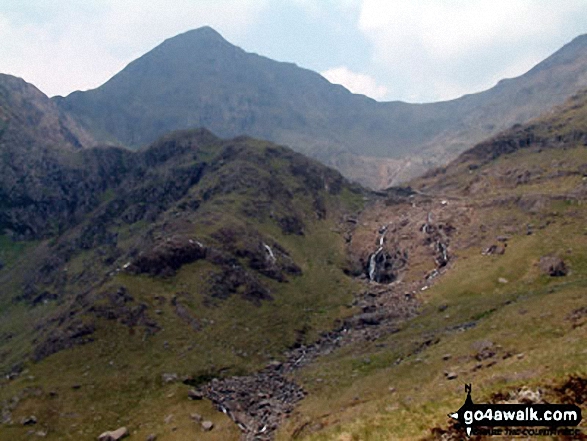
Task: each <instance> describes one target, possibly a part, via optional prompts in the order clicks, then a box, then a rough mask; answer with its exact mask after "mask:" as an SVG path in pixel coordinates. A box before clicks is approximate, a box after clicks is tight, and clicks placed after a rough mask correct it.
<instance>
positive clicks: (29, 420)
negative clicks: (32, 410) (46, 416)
mask: <svg viewBox="0 0 587 441" xmlns="http://www.w3.org/2000/svg"><path fill="white" fill-rule="evenodd" d="M21 423H22V425H23V426H33V425H35V424H37V417H36V416H34V415H31V416H28V417H24V418H23V419H22V420H21Z"/></svg>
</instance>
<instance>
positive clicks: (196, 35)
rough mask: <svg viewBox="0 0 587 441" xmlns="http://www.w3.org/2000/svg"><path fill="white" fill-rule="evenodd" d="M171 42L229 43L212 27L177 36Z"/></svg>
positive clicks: (204, 27) (203, 27)
mask: <svg viewBox="0 0 587 441" xmlns="http://www.w3.org/2000/svg"><path fill="white" fill-rule="evenodd" d="M169 40H190V41H194V40H198V41H203V42H222V43H228V41H227V40H226V39H225V38H224V37H223V36H222V35H220V33H219V32H218V31H216V30H215V29H214V28H212V27H210V26H202V27H200V28H197V29H192V30H189V31H186V32H184V33H182V34H179V35H176V36H175V37H172V38H170V39H169Z"/></svg>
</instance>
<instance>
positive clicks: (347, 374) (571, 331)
mask: <svg viewBox="0 0 587 441" xmlns="http://www.w3.org/2000/svg"><path fill="white" fill-rule="evenodd" d="M555 209H556V210H557V211H558V212H559V216H553V217H552V219H550V222H548V223H547V225H546V224H545V225H546V226H545V227H544V228H542V229H539V230H538V231H536V232H535V234H533V235H530V236H526V235H525V234H517V235H514V236H513V237H512V238H511V239H510V241H509V242H508V248H507V251H506V253H505V254H504V255H502V256H482V255H481V253H480V251H481V247H480V246H474V247H471V248H468V249H461V250H459V251H458V255H457V260H456V262H455V263H454V267H453V268H452V269H451V270H450V271H449V272H448V273H447V274H446V275H445V276H443V277H442V278H440V279H439V280H438V282H437V283H436V284H435V285H434V286H433V287H432V288H431V289H430V290H428V291H425V292H424V293H422V294H421V300H422V301H423V306H422V310H421V314H420V315H419V316H418V317H417V318H415V319H413V320H410V321H409V322H407V323H405V324H404V325H403V326H402V328H401V330H400V332H398V333H396V334H393V335H391V336H388V337H386V338H383V339H380V340H378V341H376V342H371V343H368V344H363V343H362V344H360V345H356V346H350V347H346V348H344V349H342V350H340V351H337V352H336V353H334V354H331V355H329V356H327V357H324V358H323V359H321V360H320V361H319V362H318V363H316V364H314V365H312V366H309V367H307V368H306V369H304V370H303V371H302V372H300V373H299V374H298V375H297V379H298V380H299V381H300V382H301V383H302V384H303V385H304V387H305V388H306V389H307V390H309V391H310V394H309V397H308V398H307V399H306V400H304V401H303V402H302V403H301V405H300V406H299V408H298V409H297V411H296V412H295V414H294V415H293V416H292V418H291V419H290V420H289V421H288V423H287V424H286V425H285V426H284V427H283V428H282V430H281V431H280V434H279V436H278V438H277V439H278V440H288V439H292V438H293V439H300V440H312V441H317V440H320V441H322V440H337V441H344V440H369V441H371V440H373V441H379V440H381V441H383V440H389V439H417V438H422V437H426V436H428V435H429V434H430V428H432V427H435V426H439V427H444V426H446V425H447V424H448V418H447V417H446V415H447V414H448V413H450V412H452V411H454V410H456V409H458V408H459V407H460V405H461V404H462V401H463V399H464V396H465V395H464V389H463V384H464V383H472V384H473V396H474V399H475V401H476V402H484V401H486V400H488V399H489V397H490V395H491V394H492V393H494V392H498V391H508V390H511V389H512V388H515V387H522V386H528V387H532V388H536V387H540V386H542V387H544V386H545V385H548V384H554V383H557V382H559V383H560V382H562V381H563V380H564V379H565V378H566V377H567V376H568V375H570V374H573V373H574V374H579V375H583V376H584V375H587V369H586V368H585V366H586V363H585V362H586V361H587V351H586V350H585V346H584V344H583V342H584V339H585V338H586V337H587V327H585V326H579V327H573V324H572V323H571V322H570V321H569V320H568V319H567V317H568V315H569V314H570V313H571V312H572V311H573V310H575V309H577V308H579V307H583V306H587V300H586V299H585V297H584V293H585V290H586V289H587V236H586V235H584V225H585V224H584V220H585V219H586V218H587V210H585V208H584V207H582V206H577V205H575V204H566V203H561V202H554V203H553V204H552V205H551V206H549V207H546V212H549V213H552V212H553V211H554V210H555ZM484 214H487V215H488V216H481V218H482V219H483V222H484V224H485V225H486V226H487V227H488V228H489V231H488V233H487V236H488V237H491V236H492V237H495V235H497V234H500V228H501V227H503V222H500V220H503V219H504V216H507V217H512V216H514V217H515V218H517V220H518V221H524V220H527V219H529V218H531V216H530V215H528V214H527V213H524V212H521V211H518V212H515V209H512V208H511V207H510V208H508V209H503V210H495V208H494V207H491V208H488V209H487V213H484ZM492 226H494V227H492ZM471 230H473V228H471ZM460 234H468V231H467V230H465V232H464V233H460ZM549 254H553V255H560V256H561V257H563V258H564V259H565V261H566V262H567V264H568V265H569V267H570V268H571V273H570V274H569V275H568V276H567V277H563V278H551V277H548V276H546V275H543V274H542V273H541V272H540V270H539V268H538V267H537V265H536V264H537V262H538V260H539V258H540V256H543V255H549ZM499 278H505V279H507V280H508V282H507V283H500V282H499V281H498V279H499ZM441 305H447V306H448V307H447V308H446V310H444V309H442V310H441V309H439V307H440V306H441ZM470 321H475V322H476V326H475V327H473V328H470V329H468V330H464V331H457V330H455V327H456V326H458V325H461V324H463V323H466V322H470ZM484 340H490V341H491V342H492V343H493V345H494V348H497V349H496V352H497V355H496V357H495V360H496V361H497V363H496V364H494V365H491V366H488V364H489V362H490V361H491V360H492V359H488V360H484V361H482V362H479V361H478V360H477V359H475V357H474V355H475V354H476V352H477V350H476V349H475V345H476V342H481V341H484ZM425 342H431V343H430V344H428V345H426V344H425ZM477 344H479V343H477ZM446 354H450V358H449V359H448V360H444V359H443V357H444V356H445V355H446ZM506 354H508V356H507V357H506V358H505V359H504V358H503V357H504V355H506ZM518 354H523V355H520V356H519V358H518ZM479 363H481V364H482V367H481V368H479V369H477V368H476V366H477V365H478V364H479ZM445 371H454V372H456V373H457V374H458V379H457V380H453V381H449V380H446V378H445V376H444V372H445ZM390 388H393V389H392V391H390Z"/></svg>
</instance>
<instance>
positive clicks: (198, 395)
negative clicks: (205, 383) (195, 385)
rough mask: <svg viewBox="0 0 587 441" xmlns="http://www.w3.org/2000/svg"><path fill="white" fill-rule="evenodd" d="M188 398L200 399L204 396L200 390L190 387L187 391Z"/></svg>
mask: <svg viewBox="0 0 587 441" xmlns="http://www.w3.org/2000/svg"><path fill="white" fill-rule="evenodd" d="M188 398H189V399H190V400H201V399H202V398H204V395H203V394H202V392H198V391H197V390H195V389H190V390H189V391H188Z"/></svg>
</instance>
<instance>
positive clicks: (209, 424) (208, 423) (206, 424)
mask: <svg viewBox="0 0 587 441" xmlns="http://www.w3.org/2000/svg"><path fill="white" fill-rule="evenodd" d="M213 428H214V423H213V422H212V421H202V429H204V430H206V431H210V430H212V429H213Z"/></svg>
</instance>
